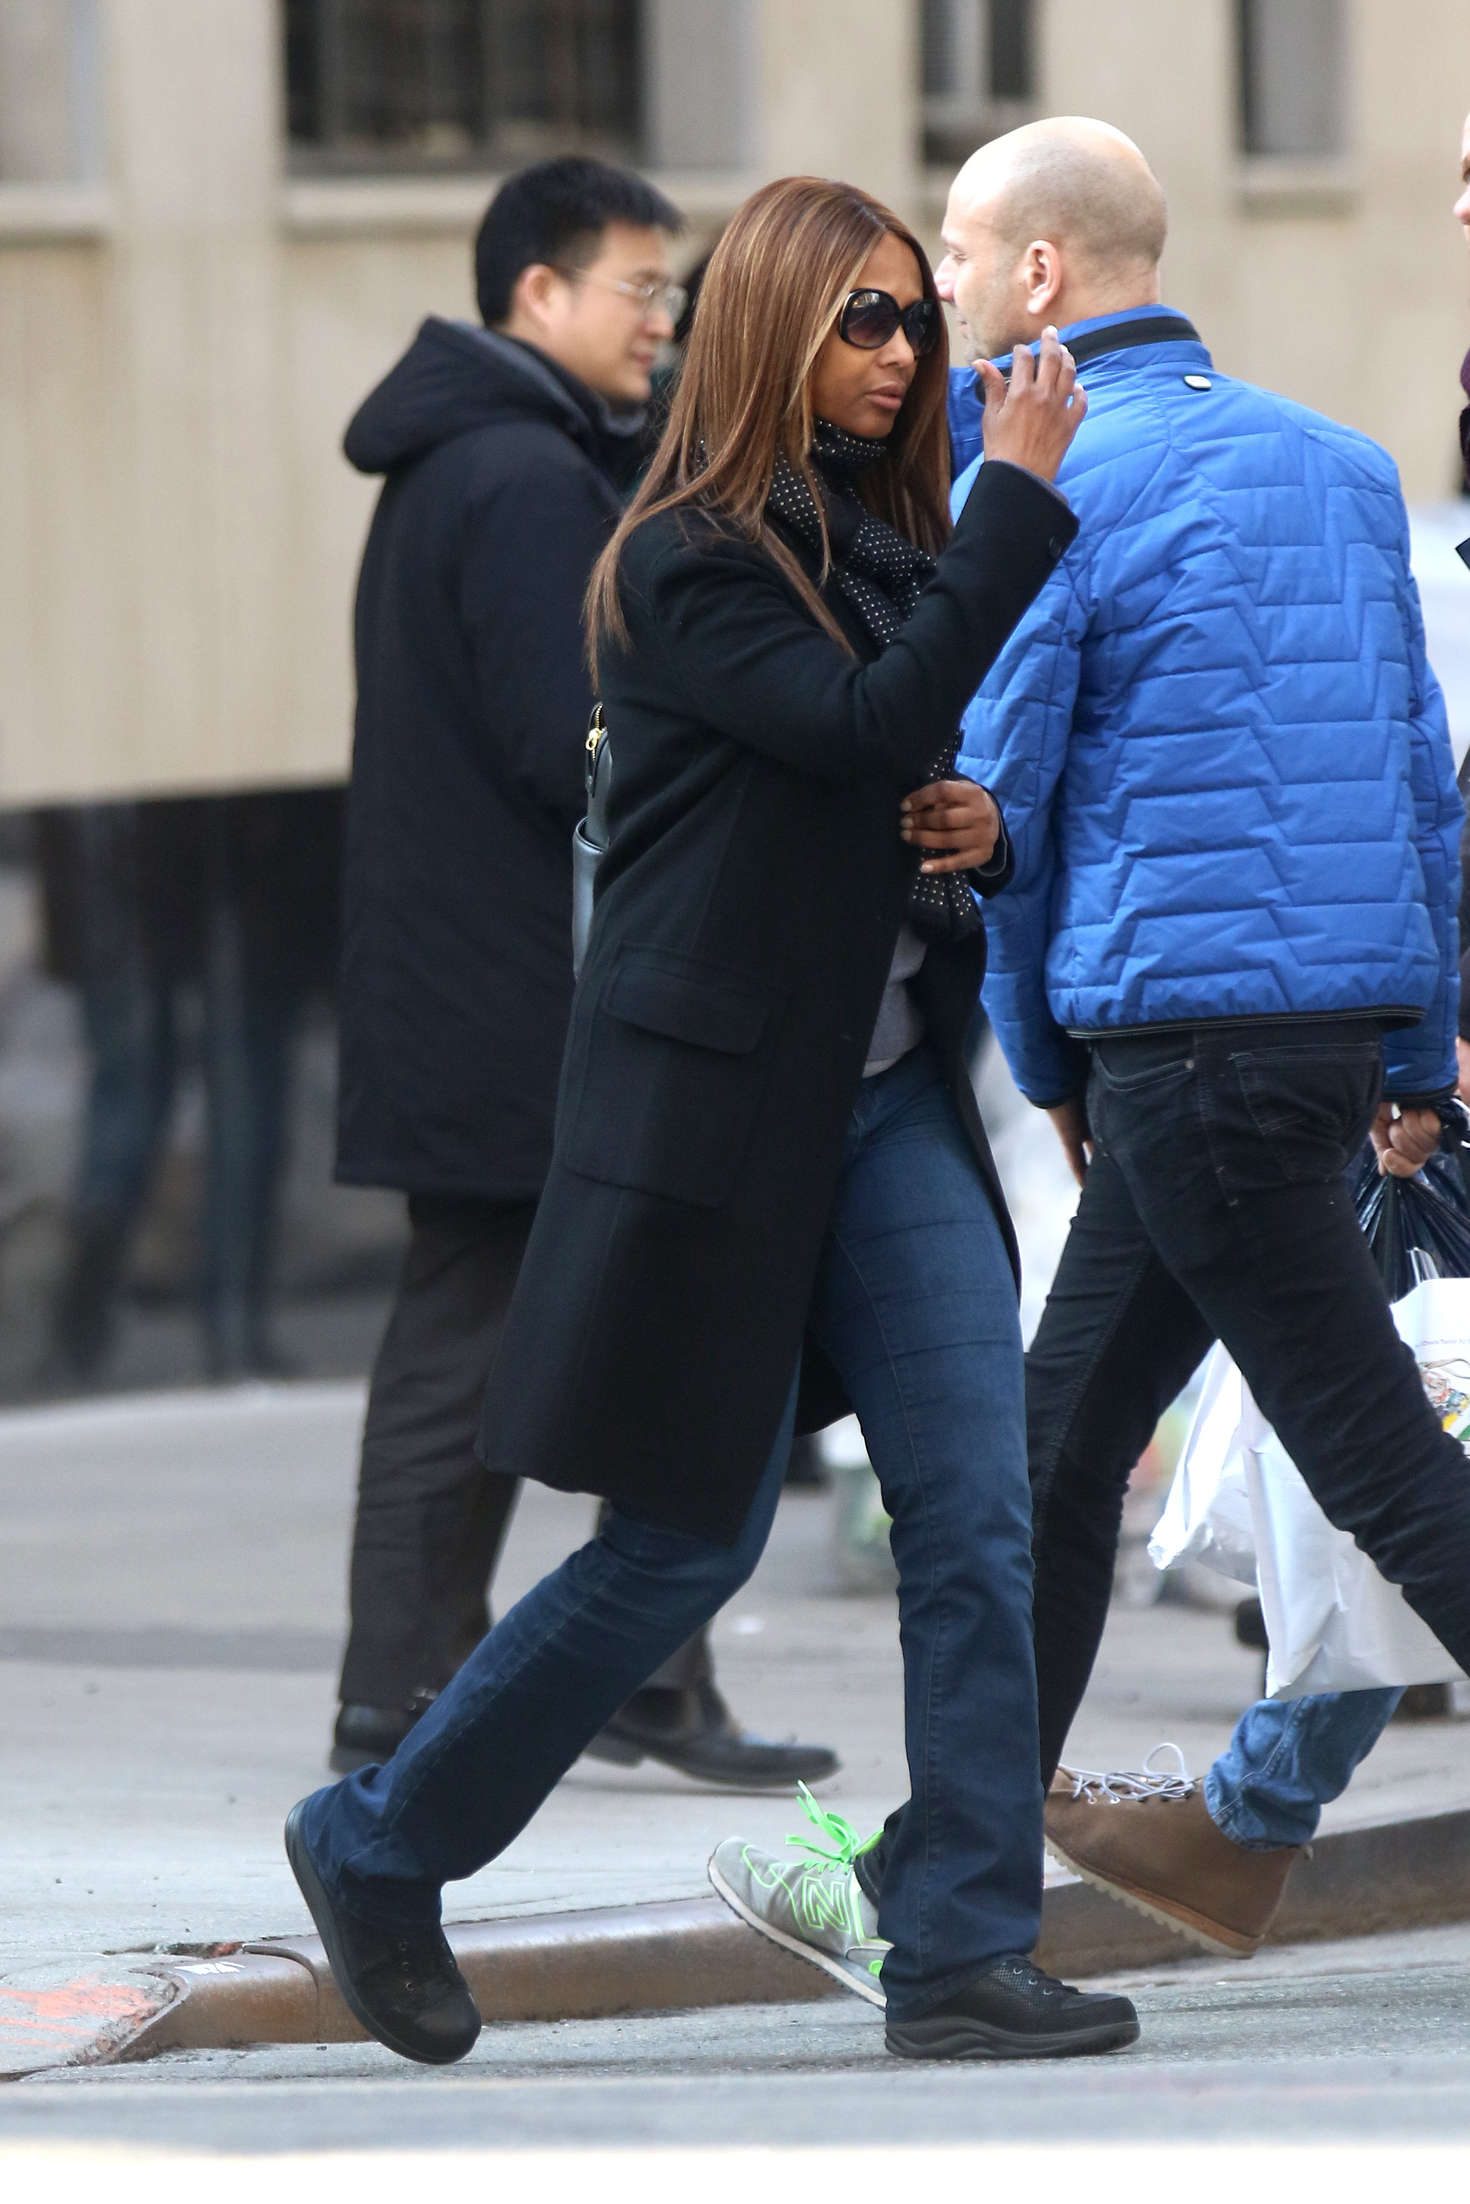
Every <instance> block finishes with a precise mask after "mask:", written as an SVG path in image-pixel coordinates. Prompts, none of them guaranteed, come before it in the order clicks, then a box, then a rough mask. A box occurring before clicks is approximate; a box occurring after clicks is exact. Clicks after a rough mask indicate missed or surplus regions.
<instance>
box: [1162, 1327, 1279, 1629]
mask: <svg viewBox="0 0 1470 2204" xmlns="http://www.w3.org/2000/svg"><path fill="white" fill-rule="evenodd" d="M1268 1428H1269V1427H1268V1426H1267V1425H1266V1423H1265V1422H1264V1420H1263V1419H1262V1417H1261V1414H1260V1411H1259V1410H1258V1409H1257V1407H1256V1404H1255V1402H1254V1401H1253V1400H1252V1399H1251V1396H1250V1393H1249V1391H1248V1389H1247V1387H1246V1384H1245V1381H1244V1379H1243V1378H1242V1377H1241V1374H1240V1372H1239V1370H1237V1369H1236V1367H1235V1364H1234V1363H1233V1362H1232V1361H1231V1359H1230V1357H1229V1355H1227V1354H1226V1352H1225V1350H1224V1348H1223V1347H1217V1348H1216V1349H1215V1351H1214V1353H1213V1354H1212V1355H1211V1356H1210V1359H1209V1361H1208V1362H1207V1363H1206V1364H1205V1374H1204V1380H1203V1383H1202V1386H1201V1390H1200V1396H1199V1400H1198V1402H1197V1403H1196V1406H1195V1411H1194V1416H1193V1419H1192V1421H1191V1423H1190V1426H1189V1432H1188V1436H1187V1437H1186V1438H1185V1441H1184V1448H1183V1451H1182V1452H1181V1454H1180V1456H1179V1461H1178V1464H1177V1466H1176V1468H1175V1471H1174V1482H1173V1484H1172V1485H1171V1486H1170V1487H1169V1497H1168V1499H1167V1500H1166V1501H1165V1503H1164V1512H1163V1514H1162V1515H1161V1516H1160V1517H1159V1520H1158V1522H1157V1523H1156V1524H1155V1525H1154V1534H1153V1536H1152V1538H1151V1539H1150V1540H1149V1542H1148V1552H1149V1559H1150V1560H1151V1561H1152V1562H1153V1564H1154V1567H1155V1568H1156V1569H1173V1568H1176V1567H1177V1566H1178V1564H1179V1563H1180V1562H1182V1561H1202V1562H1203V1563H1204V1565H1205V1567H1206V1568H1207V1569H1214V1570H1217V1571H1218V1573H1219V1574H1220V1575H1221V1576H1228V1577H1234V1578H1235V1580H1236V1582H1237V1583H1239V1584H1250V1585H1254V1583H1255V1581H1256V1536H1255V1525H1254V1523H1253V1521H1252V1518H1251V1504H1250V1489H1249V1486H1248V1485H1247V1482H1246V1456H1247V1449H1248V1448H1249V1447H1250V1446H1251V1445H1252V1444H1253V1443H1254V1442H1255V1439H1256V1437H1257V1435H1258V1432H1261V1431H1265V1430H1267V1429H1268Z"/></svg>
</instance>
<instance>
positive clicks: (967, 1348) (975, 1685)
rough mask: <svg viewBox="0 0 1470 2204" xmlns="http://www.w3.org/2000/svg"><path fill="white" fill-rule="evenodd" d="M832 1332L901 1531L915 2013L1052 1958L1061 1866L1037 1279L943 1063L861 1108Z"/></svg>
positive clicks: (820, 1324) (823, 1288) (889, 1967)
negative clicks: (965, 1987)
mask: <svg viewBox="0 0 1470 2204" xmlns="http://www.w3.org/2000/svg"><path fill="white" fill-rule="evenodd" d="M813 1331H814V1333H815V1335H816V1337H817V1338H818V1339H819V1341H820V1343H821V1345H822V1347H823V1349H824V1351H825V1352H826V1353H827V1355H828V1356H829V1357H830V1358H831V1360H832V1362H833V1364H834V1366H835V1367H836V1369H837V1370H838V1371H839V1373H840V1375H841V1377H842V1379H843V1382H844V1384H845V1386H846V1388H847V1392H848V1396H849V1398H850V1399H851V1401H852V1403H853V1406H854V1408H855V1409H856V1411H857V1414H858V1417H859V1420H860V1422H861V1424H862V1428H863V1436H864V1438H865V1439H866V1441H867V1446H868V1452H869V1454H870V1456H871V1458H872V1461H873V1465H874V1467H875V1469H876V1470H877V1473H878V1477H879V1480H880V1482H881V1485H882V1488H883V1499H884V1504H885V1506H886V1507H887V1509H888V1511H889V1513H890V1515H891V1516H892V1518H893V1551H894V1558H895V1560H896V1562H897V1564H898V1574H899V1595H898V1596H899V1622H900V1630H901V1636H902V1645H903V1664H904V1719H905V1734H906V1740H907V1748H908V1762H909V1782H910V1786H911V1796H910V1801H909V1804H908V1806H907V1807H906V1808H905V1810H904V1813H903V1815H902V1817H901V1819H900V1822H899V1825H898V1829H897V1832H896V1834H895V1837H894V1840H893V1848H892V1852H891V1854H890V1856H889V1859H888V1862H887V1864H886V1866H885V1871H884V1878H883V1891H882V1905H881V1911H880V1924H879V1925H880V1929H881V1933H882V1934H883V1935H884V1936H885V1937H887V1938H889V1939H890V1940H891V1942H892V1945H893V1950H892V1953H891V1954H890V1956H889V1957H888V1959H887V1960H886V1961H885V1963H884V1968H883V1985H884V1989H885V1991H886V1993H887V1997H888V2010H889V2012H890V2014H894V2015H898V2016H902V2015H905V2014H910V2015H911V2014H914V2013H918V2012H922V2011H923V2010H925V2008H926V2007H928V2006H930V2005H933V2004H936V2003H938V2001H939V2000H940V1999H941V1998H943V1997H945V1996H946V1995H948V1994H949V1993H950V1991H952V1990H953V1989H954V1988H955V1987H957V1986H958V1984H959V1983H961V1982H963V1981H965V1980H967V1979H969V1978H970V1977H971V1976H973V1975H974V1974H975V1973H976V1972H977V1971H978V1970H979V1969H980V1968H981V1967H983V1966H984V1965H986V1963H987V1962H988V1961H990V1960H992V1959H995V1958H997V1957H999V1956H1000V1954H1002V1953H1003V1952H1027V1951H1030V1949H1031V1948H1032V1946H1033V1945H1034V1943H1035V1942H1036V1938H1037V1934H1038V1931H1039V1923H1040V1906H1041V1870H1042V1839H1041V1805H1042V1794H1041V1775H1040V1763H1039V1758H1038V1748H1037V1728H1036V1670H1035V1660H1034V1654H1033V1650H1032V1637H1031V1508H1030V1493H1029V1489H1028V1483H1027V1475H1026V1420H1025V1400H1024V1385H1023V1373H1022V1358H1021V1334H1020V1324H1019V1319H1018V1315H1017V1309H1016V1291H1015V1282H1014V1280H1013V1278H1012V1275H1011V1269H1010V1264H1009V1262H1008V1260H1007V1257H1006V1252H1005V1246H1004V1243H1003V1241H1002V1239H1001V1234H1000V1229H999V1226H998V1225H997V1223H996V1219H995V1215H994V1212H993V1210H992V1208H991V1205H990V1202H989V1199H988V1197H987V1195H986V1192H985V1188H984V1185H983V1183H982V1181H981V1178H980V1175H979V1172H978V1170H977V1168H976V1163H975V1158H974V1154H973V1152H972V1150H971V1149H970V1146H969V1143H968V1141H967V1140H966V1138H965V1135H964V1132H963V1130H962V1128H961V1125H960V1122H959V1117H958V1113H957V1112H956V1110H955V1106H954V1103H953V1102H952V1100H951V1098H950V1096H949V1094H948V1092H947V1090H946V1088H945V1087H944V1085H943V1084H942V1083H941V1081H940V1079H939V1078H938V1077H937V1075H936V1067H935V1065H934V1062H933V1060H932V1058H931V1057H930V1056H929V1054H928V1052H927V1050H921V1051H919V1052H917V1053H916V1054H915V1055H914V1056H912V1057H909V1058H905V1059H904V1061H903V1062H902V1063H900V1064H899V1065H896V1066H895V1067H894V1069H893V1070H892V1071H889V1072H886V1073H883V1074H882V1075H881V1076H880V1077H879V1078H876V1079H872V1080H868V1081H867V1082H865V1084H864V1086H863V1088H862V1090H861V1092H860V1095H859V1099H858V1105H857V1108H856V1110H855V1112H854V1118H853V1126H852V1130H851V1133H850V1136H849V1140H848V1149H847V1156H846V1160H845V1163H844V1168H843V1175H842V1180H841V1184H840V1188H839V1192H838V1197H837V1203H836V1207H835V1210H834V1213H833V1221H832V1225H831V1228H830V1232H829V1235H828V1242H827V1246H826V1248H825V1250H824V1254H823V1260H822V1265H821V1270H820V1272H819V1277H818V1284H817V1292H816V1298H815V1302H814V1306H813Z"/></svg>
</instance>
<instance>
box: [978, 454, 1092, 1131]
mask: <svg viewBox="0 0 1470 2204" xmlns="http://www.w3.org/2000/svg"><path fill="white" fill-rule="evenodd" d="M977 471H978V468H977V467H972V468H970V469H969V470H967V472H966V473H965V474H964V475H963V476H962V477H961V479H960V480H959V481H958V482H957V483H956V485H955V492H954V498H955V506H956V509H957V510H958V509H959V508H960V507H961V506H963V504H964V501H965V498H966V497H967V495H968V494H969V489H970V485H971V482H972V481H973V479H974V476H975V473H976V472H977ZM1080 552H1081V546H1080V545H1075V546H1074V547H1073V549H1072V551H1071V552H1070V553H1069V555H1068V557H1067V558H1066V559H1065V560H1064V561H1063V562H1062V564H1061V565H1060V566H1058V567H1057V568H1056V569H1055V570H1054V571H1053V573H1052V575H1051V576H1050V578H1049V579H1048V581H1047V582H1046V583H1045V584H1044V585H1043V587H1042V589H1041V592H1040V594H1039V595H1038V596H1037V598H1036V600H1035V602H1034V603H1033V604H1032V606H1031V609H1030V611H1029V612H1027V613H1026V614H1025V615H1024V617H1023V618H1022V620H1021V622H1020V625H1019V626H1018V627H1017V628H1016V630H1015V632H1014V633H1013V634H1012V636H1011V638H1010V641H1009V642H1008V643H1007V644H1006V647H1005V649H1004V650H1003V651H1002V652H1001V654H1000V657H999V658H998V659H997V660H996V662H995V664H994V666H993V667H992V668H991V671H990V673H989V674H988V676H987V677H986V680H985V682H984V684H983V686H982V687H981V689H980V690H979V692H978V694H977V695H976V696H975V698H974V700H973V701H972V703H971V704H970V707H969V709H968V711H967V712H966V713H965V716H964V719H963V721H962V722H961V736H960V756H959V768H960V771H961V772H962V773H966V774H968V775H969V776H970V778H971V779H972V780H978V781H981V782H983V784H984V785H985V786H986V787H987V788H989V789H990V790H991V792H992V793H993V795H994V796H995V799H996V801H997V803H998V804H999V805H1000V807H1001V810H1002V811H1003V812H1004V814H1005V822H1006V831H1007V832H1008V834H1009V835H1010V838H1011V843H1012V847H1013V850H1014V854H1015V873H1014V877H1013V878H1012V880H1011V883H1010V886H1009V887H1008V888H1007V889H1006V891H1005V893H1004V894H1003V895H998V896H997V897H996V898H995V900H994V902H992V903H990V904H988V905H987V907H986V917H985V925H986V932H987V934H988V936H989V942H990V955H989V964H988V968H987V972H986V979H985V1007H986V1010H987V1011H988V1012H989V1014H990V1020H991V1023H992V1025H993V1026H994V1027H995V1031H996V1036H997V1038H998V1039H999V1041H1000V1045H1001V1047H1002V1049H1003V1050H1004V1052H1005V1058H1006V1062H1007V1063H1008V1064H1009V1066H1010V1069H1011V1076H1012V1078H1013V1079H1014V1080H1015V1082H1016V1085H1017V1086H1018V1087H1019V1088H1020V1090H1021V1092H1022V1093H1023V1094H1024V1095H1026V1096H1027V1098H1028V1099H1029V1100H1030V1101H1032V1102H1035V1103H1037V1104H1038V1105H1040V1106H1042V1107H1046V1106H1048V1105H1049V1104H1051V1103H1054V1102H1061V1101H1065V1100H1066V1099H1067V1097H1068V1096H1069V1095H1073V1094H1076V1093H1077V1092H1078V1091H1079V1090H1080V1089H1081V1087H1082V1085H1083V1083H1084V1080H1085V1077H1086V1063H1087V1059H1086V1053H1085V1051H1084V1050H1083V1049H1082V1047H1081V1045H1080V1044H1079V1043H1078V1042H1076V1041H1073V1040H1071V1039H1070V1038H1069V1037H1068V1035H1067V1033H1066V1032H1065V1031H1064V1030H1063V1028H1062V1027H1061V1026H1059V1025H1058V1024H1057V1022H1056V1020H1055V1019H1054V1018H1053V1016H1052V1014H1051V1011H1050V1009H1049V1007H1048V1004H1047V997H1046V953H1047V943H1048V939H1049V936H1050V932H1051V906H1052V891H1053V886H1054V882H1055V877H1056V840H1055V833H1054V826H1053V819H1052V806H1053V802H1054V800H1055V796H1056V790H1057V783H1058V780H1059V778H1060V776H1061V772H1062V768H1063V765H1064V764H1065V762H1066V756H1067V744H1068V740H1069V738H1070V735H1071V730H1072V709H1073V705H1074V704H1075V702H1076V696H1077V680H1078V671H1079V664H1080V657H1081V649H1082V640H1083V636H1084V634H1085V632H1086V628H1087V606H1086V579H1085V568H1084V567H1082V566H1081V564H1080Z"/></svg>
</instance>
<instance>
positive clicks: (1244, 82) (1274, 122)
mask: <svg viewBox="0 0 1470 2204" xmlns="http://www.w3.org/2000/svg"><path fill="white" fill-rule="evenodd" d="M1344 14H1345V11H1344V8H1343V5H1342V0H1236V10H1235V15H1236V43H1237V49H1238V54H1239V87H1240V113H1239V128H1240V149H1241V151H1242V152H1243V153H1246V154H1256V155H1267V156H1271V157H1274V158H1276V159H1285V160H1323V159H1331V158H1333V157H1334V156H1337V155H1341V154H1343V153H1345V152H1346V151H1347V66H1346V62H1347V24H1346V22H1345V20H1344Z"/></svg>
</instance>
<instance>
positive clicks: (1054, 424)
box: [976, 328, 1087, 482]
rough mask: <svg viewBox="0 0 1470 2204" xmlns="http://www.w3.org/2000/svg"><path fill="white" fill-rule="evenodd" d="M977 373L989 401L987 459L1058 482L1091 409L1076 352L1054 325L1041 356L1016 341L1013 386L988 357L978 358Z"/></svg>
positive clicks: (1044, 337)
mask: <svg viewBox="0 0 1470 2204" xmlns="http://www.w3.org/2000/svg"><path fill="white" fill-rule="evenodd" d="M976 372H977V373H978V375H979V377H980V385H981V390H982V393H983V395H984V399H985V421H984V435H985V456H986V458H987V459H1009V460H1010V461H1011V463H1012V465H1013V466H1017V467H1029V469H1030V470H1031V472H1032V474H1039V475H1041V476H1042V477H1043V478H1044V479H1045V480H1046V481H1047V482H1054V481H1055V480H1056V474H1057V469H1058V467H1060V465H1061V463H1062V461H1063V459H1064V458H1065V457H1066V454H1067V447H1068V445H1069V444H1070V443H1071V441H1072V439H1073V437H1074V436H1075V435H1076V434H1077V431H1078V429H1079V428H1080V427H1081V425H1082V417H1083V415H1084V414H1085V413H1086V411H1087V397H1086V393H1085V392H1084V391H1083V389H1082V386H1081V385H1080V383H1079V382H1078V380H1077V369H1076V366H1075V364H1074V362H1073V359H1072V355H1071V353H1070V352H1069V351H1068V350H1067V348H1066V346H1065V345H1064V344H1063V343H1062V341H1061V339H1060V338H1059V337H1058V335H1057V333H1056V331H1055V329H1051V328H1047V329H1043V330H1042V332H1041V357H1040V358H1039V359H1035V360H1033V358H1032V357H1031V351H1030V348H1029V346H1027V345H1024V344H1020V345H1017V347H1016V350H1015V352H1014V354H1013V356H1012V359H1011V380H1010V385H1009V387H1007V385H1006V380H1005V377H1004V376H1003V375H1002V374H1001V372H1000V369H999V368H998V367H996V366H994V365H993V364H992V362H991V361H989V360H980V361H979V362H977V365H976Z"/></svg>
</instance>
